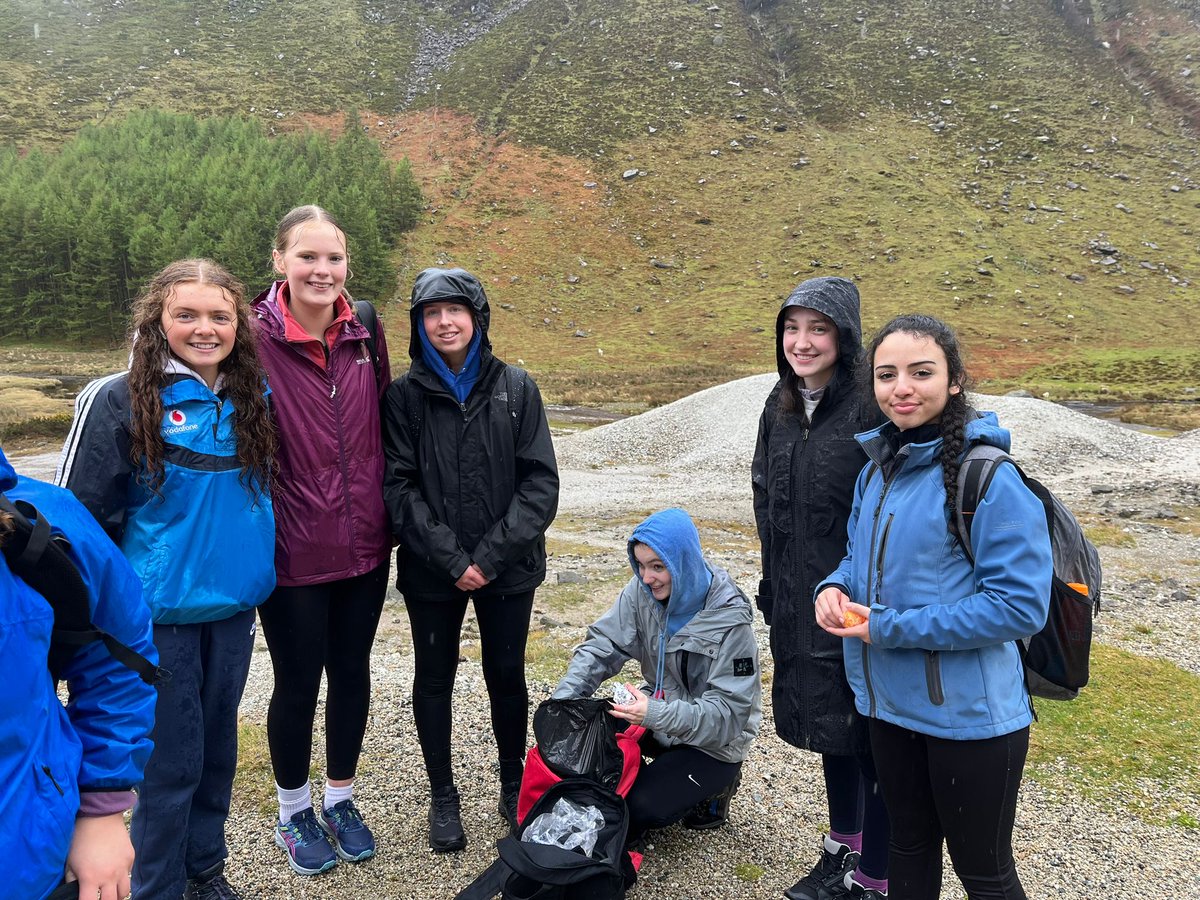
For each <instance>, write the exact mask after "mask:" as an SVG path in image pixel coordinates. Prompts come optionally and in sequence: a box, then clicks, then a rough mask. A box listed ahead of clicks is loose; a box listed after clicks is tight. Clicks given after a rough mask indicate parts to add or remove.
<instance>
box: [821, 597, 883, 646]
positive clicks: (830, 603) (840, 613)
mask: <svg viewBox="0 0 1200 900" xmlns="http://www.w3.org/2000/svg"><path fill="white" fill-rule="evenodd" d="M847 610H849V611H850V612H853V613H855V614H857V615H858V617H859V619H860V620H861V621H859V623H858V624H857V625H853V626H851V627H850V628H847V627H845V623H846V619H845V615H846V611H847ZM816 615H817V624H818V625H820V626H821V627H822V628H824V629H825V630H826V631H828V632H829V633H830V634H832V635H836V636H837V637H855V638H858V639H859V640H861V641H862V642H863V643H865V644H869V643H871V621H870V620H871V609H870V607H867V606H863V605H862V604H860V603H855V602H854V601H853V600H851V599H850V598H849V597H848V596H847V595H846V592H845V591H843V590H841V589H840V588H836V587H827V588H825V590H823V591H821V593H819V594H817V602H816Z"/></svg>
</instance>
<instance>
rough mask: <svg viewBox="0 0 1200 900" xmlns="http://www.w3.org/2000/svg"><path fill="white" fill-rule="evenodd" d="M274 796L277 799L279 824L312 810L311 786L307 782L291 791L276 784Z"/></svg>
mask: <svg viewBox="0 0 1200 900" xmlns="http://www.w3.org/2000/svg"><path fill="white" fill-rule="evenodd" d="M275 795H276V796H277V797H278V798H279V821H280V822H290V821H291V820H292V816H294V815H295V814H296V813H298V812H303V811H304V810H306V809H312V785H311V784H310V783H309V782H307V781H306V782H304V784H303V785H301V786H300V787H298V788H292V789H291V790H288V789H286V788H281V787H280V786H279V785H278V784H276V785H275Z"/></svg>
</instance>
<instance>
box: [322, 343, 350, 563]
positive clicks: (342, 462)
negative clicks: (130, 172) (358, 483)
mask: <svg viewBox="0 0 1200 900" xmlns="http://www.w3.org/2000/svg"><path fill="white" fill-rule="evenodd" d="M332 357H333V354H331V353H330V352H329V350H328V348H327V349H326V351H325V358H326V365H327V368H326V370H325V374H326V376H327V377H328V378H329V400H330V402H331V405H332V406H333V421H334V422H335V423H336V424H337V442H338V466H339V467H340V468H341V470H342V502H343V504H344V505H345V508H346V509H345V512H346V530H347V532H348V533H349V535H350V557H351V565H353V564H354V562H355V561H357V559H358V541H357V539H356V537H355V530H354V508H353V504H351V502H350V470H349V466H348V465H347V464H346V436H345V431H344V429H343V428H342V405H341V402H340V401H339V400H338V399H337V382H336V381H334V380H333V365H332V363H333V359H332Z"/></svg>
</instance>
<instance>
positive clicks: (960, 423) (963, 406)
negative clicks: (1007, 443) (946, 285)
mask: <svg viewBox="0 0 1200 900" xmlns="http://www.w3.org/2000/svg"><path fill="white" fill-rule="evenodd" d="M897 333H901V334H909V335H912V336H913V337H922V338H928V339H929V340H931V341H933V342H934V343H935V344H937V345H938V347H940V348H941V350H942V353H944V354H945V355H946V374H947V375H948V376H949V379H950V387H954V386H957V387H958V388H959V390H958V392H957V393H952V394H950V395H949V398H948V399H947V401H946V407H945V409H943V410H942V415H941V417H940V418H939V419H938V423H939V425H940V426H941V432H942V435H941V436H942V449H941V455H940V456H939V458H938V462H940V463H941V465H942V483H943V484H944V485H945V488H946V513H947V515H948V516H949V517H950V533H951V534H953V535H954V536H955V537H957V538H959V539H960V540H961V537H962V536H961V535H959V534H958V524H957V523H958V516H957V515H956V514H955V513H956V511H957V509H958V469H959V457H960V456H961V455H962V451H963V444H964V443H965V441H966V425H967V421H968V420H969V419H971V418H972V417H973V416H974V414H975V411H974V410H973V409H972V408H971V405H970V404H969V403H968V402H967V390H968V388H969V387H970V386H971V379H970V376H969V375H968V374H967V367H966V365H965V364H964V363H963V355H962V348H961V346H960V345H959V342H958V335H956V334H955V333H954V329H953V328H951V327H950V326H949V325H947V324H946V323H945V322H943V321H942V320H941V319H935V318H934V317H933V316H923V315H920V314H913V315H906V316H897V317H896V318H894V319H892V320H891V321H890V322H888V323H887V324H886V325H884V326H883V327H882V328H881V329H879V332H878V333H877V334H876V335H875V337H874V338H873V339H872V340H871V343H870V344H869V345H868V347H867V349H866V353H865V354H864V356H865V363H864V365H862V366H861V367H860V368H859V372H860V376H861V381H862V383H863V386H864V390H865V392H866V394H867V396H868V397H869V398H870V399H871V400H872V401H874V399H875V386H874V381H875V351H876V350H878V349H879V345H880V344H882V343H883V341H884V338H887V337H888V336H889V335H893V334H897Z"/></svg>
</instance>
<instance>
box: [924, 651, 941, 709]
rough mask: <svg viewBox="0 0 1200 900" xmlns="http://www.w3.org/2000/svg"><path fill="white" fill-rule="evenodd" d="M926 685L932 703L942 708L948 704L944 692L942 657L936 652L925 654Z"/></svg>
mask: <svg viewBox="0 0 1200 900" xmlns="http://www.w3.org/2000/svg"><path fill="white" fill-rule="evenodd" d="M925 684H926V687H927V688H928V690H929V702H930V703H932V704H933V705H934V706H941V705H942V704H943V703H945V702H946V694H945V691H943V690H942V657H941V654H939V653H938V652H937V651H936V650H930V651H929V652H928V653H926V654H925Z"/></svg>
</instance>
